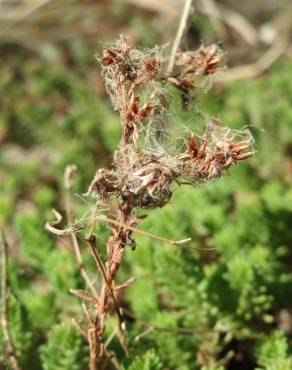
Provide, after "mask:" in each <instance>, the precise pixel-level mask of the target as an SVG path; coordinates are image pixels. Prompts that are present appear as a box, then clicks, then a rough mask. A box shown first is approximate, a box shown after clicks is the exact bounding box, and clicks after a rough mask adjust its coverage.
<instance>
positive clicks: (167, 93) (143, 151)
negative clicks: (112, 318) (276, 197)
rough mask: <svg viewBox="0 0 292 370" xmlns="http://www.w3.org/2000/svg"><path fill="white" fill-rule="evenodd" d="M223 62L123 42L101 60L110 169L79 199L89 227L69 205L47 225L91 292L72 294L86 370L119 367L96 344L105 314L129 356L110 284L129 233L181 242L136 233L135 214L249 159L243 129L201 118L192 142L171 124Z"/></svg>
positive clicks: (210, 55)
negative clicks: (89, 206) (110, 119)
mask: <svg viewBox="0 0 292 370" xmlns="http://www.w3.org/2000/svg"><path fill="white" fill-rule="evenodd" d="M223 57H224V54H223V51H222V50H221V49H220V48H219V47H218V46H217V45H214V44H213V45H210V46H201V47H200V48H199V49H198V50H196V51H186V52H181V51H176V52H175V55H174V58H172V57H170V56H169V55H167V52H166V48H164V47H157V46H156V47H154V48H153V49H147V50H139V49H136V48H134V47H132V46H130V45H129V44H128V43H127V42H126V40H125V39H124V38H123V37H121V38H120V39H119V40H117V41H116V42H115V43H114V44H113V45H112V46H110V47H107V48H105V49H104V51H103V54H102V56H101V57H99V58H98V61H99V62H100V64H101V68H102V76H103V78H104V81H105V85H106V89H107V92H108V94H109V96H110V98H111V101H112V103H113V106H114V109H115V110H118V111H119V113H120V118H121V126H122V137H121V140H120V143H119V145H118V147H117V149H116V151H115V153H114V158H113V163H112V167H111V168H110V169H98V170H97V172H96V174H95V175H94V178H93V180H92V182H91V184H90V185H89V188H88V191H87V193H86V194H85V195H86V196H88V197H93V198H94V199H95V206H94V209H93V210H92V211H91V216H90V218H89V221H86V222H85V221H84V219H82V220H80V221H77V222H75V221H74V220H73V218H72V215H71V209H70V200H69V196H68V198H67V219H68V226H67V227H66V228H65V229H63V230H60V229H57V228H56V224H57V223H58V222H60V220H61V218H60V217H59V215H58V214H57V213H56V216H57V220H56V222H54V223H51V224H49V223H48V224H47V225H46V227H47V229H48V230H50V231H51V232H53V233H55V234H57V235H60V236H64V235H70V237H71V239H72V242H73V246H74V250H75V255H76V259H77V262H78V264H79V268H80V273H81V275H82V276H83V278H84V280H85V282H86V289H88V291H90V293H88V292H87V291H85V290H71V292H72V293H73V294H75V295H76V296H78V297H79V298H81V300H82V301H83V303H82V308H83V311H84V316H85V319H84V320H81V321H75V324H76V326H77V327H78V329H79V330H80V332H81V333H82V335H83V336H84V337H85V338H86V340H87V341H88V343H89V348H90V360H89V367H90V369H91V370H94V369H97V368H98V369H100V368H102V367H106V366H107V364H108V363H109V362H111V363H112V365H113V366H116V367H117V366H118V365H117V364H116V359H115V356H114V355H113V354H111V353H109V351H108V349H107V345H105V343H104V339H103V338H104V333H105V324H106V318H107V316H109V315H111V314H112V313H115V315H116V317H117V319H118V327H117V330H116V334H117V337H118V338H119V341H120V344H121V346H122V347H123V349H124V351H125V354H126V355H127V354H128V352H129V349H128V343H127V342H128V340H127V335H126V328H125V316H124V315H125V310H123V309H122V308H121V307H120V304H119V292H120V291H121V289H123V288H126V287H127V286H128V285H129V284H130V282H131V281H132V279H129V280H127V281H126V282H124V283H122V284H116V283H115V279H116V274H117V272H118V271H119V269H120V267H121V264H122V261H123V257H124V254H125V252H126V250H127V247H130V248H131V249H132V250H134V249H135V248H136V242H135V239H134V234H135V232H137V233H139V232H140V233H144V234H146V235H148V236H150V237H153V238H157V239H160V240H164V241H166V242H169V243H171V244H175V245H180V244H182V243H184V242H186V241H187V240H179V241H175V240H166V239H164V238H163V237H162V236H155V235H151V234H148V233H147V232H143V231H142V230H139V229H138V224H139V222H140V221H141V220H142V219H144V218H145V215H142V214H141V209H152V210H154V209H157V208H160V207H163V206H165V205H166V204H167V203H168V202H169V200H170V199H171V196H172V193H173V192H174V191H175V189H176V188H177V187H178V186H180V185H185V184H189V185H191V186H194V187H196V186H198V185H201V184H204V183H205V182H209V181H212V180H214V179H218V178H221V177H222V175H223V173H224V171H226V170H227V169H228V168H229V167H231V166H232V165H235V164H238V163H240V162H241V161H242V160H245V159H247V158H249V157H250V156H252V155H253V154H254V150H253V148H252V144H253V139H252V136H251V134H250V132H249V130H247V129H243V130H240V131H237V130H232V129H230V128H228V127H225V126H224V125H222V124H221V122H220V121H219V120H217V119H215V118H205V123H204V125H205V127H204V130H203V132H202V133H201V134H199V133H198V131H197V130H196V127H195V125H194V123H191V124H189V123H186V122H178V121H177V120H176V118H175V117H174V116H173V114H172V111H173V110H172V106H173V105H174V104H175V103H177V99H180V98H181V100H182V109H186V108H185V106H186V105H187V106H190V105H191V102H192V99H193V97H194V95H195V94H197V92H199V91H200V90H201V89H203V88H205V87H206V86H207V84H209V82H210V77H211V76H212V75H214V74H215V73H216V72H217V71H218V70H220V68H221V67H222V64H223ZM169 60H171V64H170V62H169ZM175 91H177V92H179V93H180V97H179V95H178V94H177V93H176V92H175ZM74 172H75V168H74V166H69V167H68V168H67V170H66V174H65V186H66V189H67V191H68V193H69V190H70V188H71V185H72V181H73V175H74ZM99 222H102V223H108V224H109V225H110V236H109V238H108V240H107V243H106V256H105V258H102V257H101V253H100V247H99V246H98V245H97V243H96V236H95V232H96V224H97V223H99ZM81 229H85V230H87V232H88V233H87V236H86V237H85V239H86V241H87V242H88V245H89V247H90V250H91V253H92V255H93V257H94V260H95V262H96V265H97V267H98V270H99V272H100V274H101V277H102V281H101V282H99V283H98V284H94V283H92V280H91V278H90V277H89V275H88V273H87V271H86V270H85V268H84V265H83V261H82V256H81V253H80V250H79V245H78V240H77V237H76V233H77V232H79V231H81Z"/></svg>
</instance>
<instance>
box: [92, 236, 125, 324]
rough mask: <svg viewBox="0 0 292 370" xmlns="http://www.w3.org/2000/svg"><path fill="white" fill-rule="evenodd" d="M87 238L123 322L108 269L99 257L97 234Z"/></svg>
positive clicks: (116, 310)
mask: <svg viewBox="0 0 292 370" xmlns="http://www.w3.org/2000/svg"><path fill="white" fill-rule="evenodd" d="M85 240H86V241H87V242H88V244H89V247H90V250H91V252H92V254H93V258H94V261H95V263H96V265H97V267H98V269H99V271H100V273H101V275H102V278H103V280H104V283H105V285H106V287H107V290H108V292H109V294H110V296H111V298H112V300H113V303H114V308H115V312H116V314H117V316H118V318H119V321H120V323H122V322H123V321H124V318H123V316H122V314H121V311H120V309H119V304H118V302H117V299H116V297H115V295H114V293H113V290H112V287H111V285H110V283H109V281H108V279H107V275H106V270H105V268H104V265H103V263H102V261H101V258H100V257H99V254H98V252H97V249H96V243H95V236H94V235H89V236H88V237H86V238H85ZM121 329H122V325H121Z"/></svg>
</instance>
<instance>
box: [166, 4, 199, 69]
mask: <svg viewBox="0 0 292 370" xmlns="http://www.w3.org/2000/svg"><path fill="white" fill-rule="evenodd" d="M192 3H193V0H185V5H184V8H183V12H182V16H181V20H180V24H179V27H178V30H177V34H176V37H175V40H174V43H173V46H172V50H171V53H170V57H169V62H168V66H167V74H168V75H170V74H171V73H172V71H173V67H174V64H175V58H176V54H177V52H178V49H179V45H180V43H181V40H182V38H183V36H184V33H185V31H186V28H187V24H188V19H189V16H190V14H191V11H192Z"/></svg>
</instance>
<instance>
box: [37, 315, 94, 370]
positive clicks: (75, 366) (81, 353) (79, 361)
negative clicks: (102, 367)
mask: <svg viewBox="0 0 292 370" xmlns="http://www.w3.org/2000/svg"><path fill="white" fill-rule="evenodd" d="M40 352H41V360H42V364H43V369H44V370H81V369H83V368H84V367H85V366H86V356H87V354H86V351H85V349H84V344H83V343H82V339H81V336H80V334H79V333H78V332H77V331H76V330H75V329H74V328H73V327H72V324H69V323H66V322H65V323H62V324H59V325H55V326H53V327H52V329H51V330H50V332H49V334H48V342H47V343H46V344H45V345H43V346H41V348H40Z"/></svg>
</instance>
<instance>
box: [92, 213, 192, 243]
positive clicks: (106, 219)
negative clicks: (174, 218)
mask: <svg viewBox="0 0 292 370" xmlns="http://www.w3.org/2000/svg"><path fill="white" fill-rule="evenodd" d="M95 219H96V220H100V221H105V222H108V223H109V224H112V225H117V226H121V227H123V228H125V229H128V230H131V231H134V232H136V233H137V234H141V235H144V236H147V237H149V238H152V239H156V240H160V241H161V242H164V243H167V244H171V245H181V244H184V243H187V242H189V241H190V240H192V239H191V238H186V239H182V240H171V239H166V238H164V237H162V236H160V235H156V234H152V233H149V232H148V231H144V230H141V229H138V228H137V227H133V226H130V225H127V224H125V223H123V222H119V221H117V220H113V219H111V218H108V217H106V216H95Z"/></svg>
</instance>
